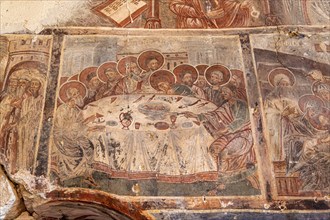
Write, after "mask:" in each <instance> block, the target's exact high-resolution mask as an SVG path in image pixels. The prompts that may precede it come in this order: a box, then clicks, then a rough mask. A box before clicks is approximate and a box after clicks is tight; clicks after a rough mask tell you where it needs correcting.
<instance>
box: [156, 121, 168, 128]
mask: <svg viewBox="0 0 330 220" xmlns="http://www.w3.org/2000/svg"><path fill="white" fill-rule="evenodd" d="M169 127H170V125H169V124H168V123H166V122H163V121H160V122H157V123H156V124H155V128H157V129H158V130H166V129H169Z"/></svg>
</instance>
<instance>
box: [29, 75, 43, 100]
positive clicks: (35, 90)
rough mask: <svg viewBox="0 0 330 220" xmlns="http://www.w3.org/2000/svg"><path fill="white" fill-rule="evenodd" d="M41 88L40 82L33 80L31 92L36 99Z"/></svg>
mask: <svg viewBox="0 0 330 220" xmlns="http://www.w3.org/2000/svg"><path fill="white" fill-rule="evenodd" d="M40 87H41V83H40V81H39V80H37V79H31V83H30V88H29V90H30V92H31V93H32V95H33V96H34V97H38V95H39V89H40Z"/></svg>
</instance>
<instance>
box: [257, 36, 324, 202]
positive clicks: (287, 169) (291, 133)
mask: <svg viewBox="0 0 330 220" xmlns="http://www.w3.org/2000/svg"><path fill="white" fill-rule="evenodd" d="M272 37H274V36H272V35H263V36H258V37H257V36H255V37H253V38H252V39H253V40H252V42H253V43H252V44H253V46H254V56H255V60H256V68H257V72H258V77H259V85H260V90H261V94H262V101H263V114H264V115H263V120H264V122H265V123H266V126H267V127H268V129H267V130H266V131H265V135H266V137H267V139H268V145H269V148H271V150H272V157H271V160H272V163H273V169H274V173H275V178H276V188H277V193H278V195H280V196H287V195H290V196H316V195H323V194H326V193H328V192H329V189H330V188H329V187H330V179H329V175H325V173H328V169H329V163H330V157H329V155H330V154H329V153H330V151H329V150H330V149H329V146H330V145H329V144H330V139H329V131H330V130H329V128H330V122H329V118H330V109H329V105H330V96H329V94H330V75H329V68H330V66H329V60H330V55H329V53H328V51H327V50H319V49H318V47H319V45H320V44H322V43H323V44H324V42H326V41H327V40H328V36H326V35H322V34H320V35H319V36H318V37H310V38H306V37H305V38H304V39H290V38H287V37H285V36H281V37H280V38H279V39H280V40H279V41H278V43H277V47H276V48H274V47H269V44H267V43H266V42H267V41H265V40H264V41H261V40H260V39H261V38H264V39H267V40H270V39H271V38H272ZM302 45H303V47H301V46H302ZM301 48H303V49H301ZM306 48H310V50H309V52H308V53H306ZM276 49H277V50H276ZM276 51H277V52H276Z"/></svg>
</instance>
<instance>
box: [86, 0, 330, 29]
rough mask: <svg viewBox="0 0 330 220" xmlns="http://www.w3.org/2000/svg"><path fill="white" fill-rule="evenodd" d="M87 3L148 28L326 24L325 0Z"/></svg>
mask: <svg viewBox="0 0 330 220" xmlns="http://www.w3.org/2000/svg"><path fill="white" fill-rule="evenodd" d="M89 4H91V5H90V6H88V7H91V9H90V10H91V11H92V13H93V14H96V15H98V16H99V17H100V18H102V19H104V20H105V21H108V22H109V24H112V25H114V26H116V27H140V28H151V29H154V28H179V29H196V28H197V29H200V28H203V29H206V28H212V29H214V28H216V29H218V28H233V27H236V28H238V27H255V26H265V25H267V26H273V25H285V24H291V25H292V24H295V25H298V24H299V25H301V24H307V25H311V24H314V25H318V24H328V21H329V10H330V2H329V1H328V0H281V1H270V0H241V1H237V0H221V1H220V0H167V1H156V0H124V1H123V0H105V1H100V2H94V3H89ZM119 15H120V16H119ZM99 23H102V22H101V21H99Z"/></svg>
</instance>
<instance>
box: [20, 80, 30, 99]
mask: <svg viewBox="0 0 330 220" xmlns="http://www.w3.org/2000/svg"><path fill="white" fill-rule="evenodd" d="M28 86H29V81H28V80H27V79H20V80H19V81H18V94H17V95H18V96H19V97H20V96H22V95H23V94H24V93H25V92H26V89H27V88H28Z"/></svg>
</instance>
